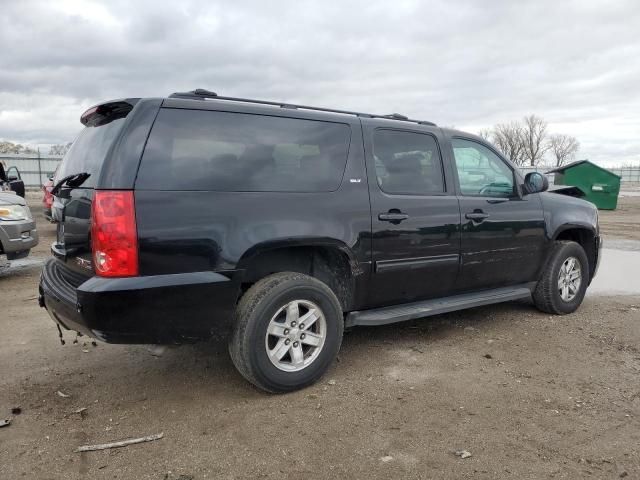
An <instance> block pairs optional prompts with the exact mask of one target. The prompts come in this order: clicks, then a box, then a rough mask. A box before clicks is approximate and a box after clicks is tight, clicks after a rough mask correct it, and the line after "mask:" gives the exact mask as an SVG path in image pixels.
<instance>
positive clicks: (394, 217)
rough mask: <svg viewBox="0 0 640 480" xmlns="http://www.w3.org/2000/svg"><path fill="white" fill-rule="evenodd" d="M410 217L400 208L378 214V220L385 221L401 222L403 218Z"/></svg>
mask: <svg viewBox="0 0 640 480" xmlns="http://www.w3.org/2000/svg"><path fill="white" fill-rule="evenodd" d="M407 218H409V215H407V214H406V213H402V212H401V211H400V210H396V209H393V210H389V211H388V212H387V213H381V214H379V215H378V220H382V221H383V222H391V223H400V222H401V221H403V220H406V219H407Z"/></svg>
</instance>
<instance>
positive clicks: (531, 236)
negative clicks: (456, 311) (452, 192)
mask: <svg viewBox="0 0 640 480" xmlns="http://www.w3.org/2000/svg"><path fill="white" fill-rule="evenodd" d="M451 143H452V147H453V155H454V160H455V161H454V163H455V166H456V173H457V178H458V189H459V190H458V192H459V200H460V213H461V217H462V247H461V253H462V263H461V270H460V276H459V277H458V282H457V285H456V287H457V290H459V291H470V290H479V289H484V288H491V287H500V286H507V285H516V284H522V283H527V282H531V281H535V280H536V277H537V273H538V271H539V268H540V266H541V265H542V262H543V261H544V251H545V250H544V245H545V231H544V216H543V211H542V202H541V200H540V198H539V196H538V194H532V195H523V194H521V193H520V191H519V189H518V186H517V185H516V179H517V178H518V177H517V175H516V173H515V171H514V169H513V168H512V166H511V165H509V164H508V163H507V162H506V161H504V160H503V159H502V158H500V156H499V155H498V154H497V153H496V152H494V151H493V150H492V149H491V148H489V146H487V145H483V144H482V143H480V142H477V141H474V140H471V139H465V138H453V139H452V141H451Z"/></svg>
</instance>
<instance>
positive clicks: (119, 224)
mask: <svg viewBox="0 0 640 480" xmlns="http://www.w3.org/2000/svg"><path fill="white" fill-rule="evenodd" d="M91 250H92V253H93V264H94V267H95V270H96V273H97V274H98V275H100V276H101V277H133V276H135V275H138V232H137V230H136V215H135V206H134V200H133V192H132V191H123V190H96V192H95V195H94V197H93V212H92V216H91Z"/></svg>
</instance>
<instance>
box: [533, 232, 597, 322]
mask: <svg viewBox="0 0 640 480" xmlns="http://www.w3.org/2000/svg"><path fill="white" fill-rule="evenodd" d="M588 283H589V261H588V259H587V255H586V254H585V252H584V249H583V248H582V246H580V244H578V243H576V242H569V241H559V242H556V244H555V245H554V246H553V249H552V251H551V254H550V255H549V260H548V261H547V265H546V267H545V271H544V272H543V273H542V278H541V279H540V281H539V282H538V285H537V287H536V290H535V291H534V293H533V301H534V303H535V305H536V307H538V308H539V309H540V310H542V311H543V312H547V313H555V314H558V315H564V314H567V313H572V312H575V311H576V310H577V309H578V307H579V306H580V304H581V303H582V300H583V299H584V295H585V293H586V291H587V285H588Z"/></svg>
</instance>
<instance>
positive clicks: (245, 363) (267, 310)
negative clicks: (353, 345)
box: [229, 272, 343, 392]
mask: <svg viewBox="0 0 640 480" xmlns="http://www.w3.org/2000/svg"><path fill="white" fill-rule="evenodd" d="M342 333H343V319H342V309H341V307H340V303H339V302H338V299H337V298H336V296H335V294H334V293H333V291H332V290H331V289H330V288H329V287H328V286H327V285H325V284H324V283H322V282H321V281H319V280H317V279H315V278H313V277H309V276H308V275H304V274H301V273H289V272H285V273H277V274H274V275H270V276H268V277H265V278H263V279H262V280H260V281H258V282H257V283H255V284H254V285H253V286H252V287H251V288H250V289H249V290H248V291H247V292H246V293H245V294H244V296H243V297H242V299H241V300H240V303H239V304H238V307H237V311H236V325H235V330H234V333H233V336H232V337H231V341H230V343H229V353H230V354H231V359H232V360H233V363H234V365H235V366H236V368H237V369H238V371H239V372H240V373H241V374H242V376H244V377H245V378H246V379H247V380H248V381H250V382H251V383H253V384H254V385H256V386H257V387H259V388H261V389H263V390H267V391H269V392H287V391H292V390H296V389H299V388H303V387H305V386H307V385H310V384H312V383H313V382H315V381H316V380H318V379H319V378H320V377H321V376H322V375H323V374H324V373H325V372H326V370H327V369H328V368H329V366H330V365H331V363H332V362H333V360H334V359H335V357H336V356H337V354H338V350H339V349H340V343H341V342H342Z"/></svg>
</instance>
